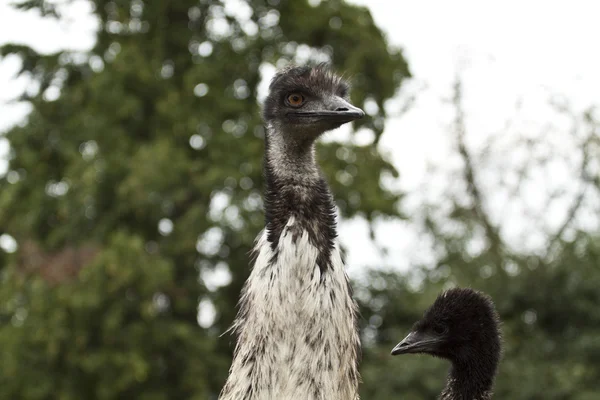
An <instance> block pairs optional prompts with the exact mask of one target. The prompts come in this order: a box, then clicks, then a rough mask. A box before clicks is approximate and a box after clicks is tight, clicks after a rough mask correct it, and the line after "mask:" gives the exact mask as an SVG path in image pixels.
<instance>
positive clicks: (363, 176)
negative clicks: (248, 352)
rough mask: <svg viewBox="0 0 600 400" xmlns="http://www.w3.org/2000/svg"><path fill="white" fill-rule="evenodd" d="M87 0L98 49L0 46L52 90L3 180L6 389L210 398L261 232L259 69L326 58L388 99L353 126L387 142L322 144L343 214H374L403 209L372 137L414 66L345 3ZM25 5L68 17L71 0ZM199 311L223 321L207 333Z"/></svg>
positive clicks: (364, 88) (32, 99)
mask: <svg viewBox="0 0 600 400" xmlns="http://www.w3.org/2000/svg"><path fill="white" fill-rule="evenodd" d="M91 5H92V7H93V13H94V15H95V17H96V18H97V21H98V24H99V25H98V27H99V28H98V33H97V41H96V44H95V46H94V47H93V49H91V50H90V51H89V52H86V53H75V52H69V51H62V52H60V53H57V54H38V53H37V52H36V51H34V50H33V49H31V48H28V47H25V46H21V45H17V44H12V45H7V46H4V47H3V48H2V49H1V50H0V54H1V55H2V56H7V55H10V54H16V55H18V56H20V57H21V59H22V71H21V72H22V73H23V74H27V75H29V76H30V77H31V78H32V79H33V80H34V81H35V82H36V83H37V84H38V85H39V86H38V89H37V90H29V91H28V92H27V93H26V94H24V95H23V100H24V101H28V102H29V103H31V105H32V112H31V113H30V115H29V116H28V118H27V121H26V122H25V123H24V124H23V125H22V126H19V127H15V128H13V129H11V130H10V131H9V132H7V133H6V137H7V138H8V140H9V141H10V146H11V153H10V162H9V171H8V173H7V174H6V175H5V176H3V177H1V178H0V234H5V235H10V236H11V237H14V238H15V239H16V241H17V244H18V246H19V247H18V251H17V252H16V253H14V254H11V255H7V254H4V253H0V261H2V262H6V264H4V265H2V267H1V275H0V276H1V280H0V320H1V321H2V324H1V325H0V348H2V352H0V364H1V365H2V368H0V398H2V399H16V398H19V399H52V398H60V399H65V400H66V399H78V400H79V399H125V398H128V399H129V398H136V399H140V400H152V399H157V400H158V399H206V398H214V397H215V396H216V394H217V393H218V391H219V390H220V388H221V385H222V383H223V381H224V379H225V376H226V373H227V369H228V366H229V360H230V352H231V350H232V349H231V343H230V338H229V337H224V338H219V337H218V335H219V334H220V333H222V332H223V331H224V330H225V329H226V328H227V327H228V326H229V324H230V323H231V321H232V319H233V316H234V313H235V303H236V301H237V298H238V294H239V291H240V288H241V285H242V283H243V281H244V280H245V279H246V277H247V274H248V271H249V268H248V261H249V260H248V255H247V254H248V251H249V250H250V248H251V246H252V243H253V240H254V238H255V236H256V235H257V234H258V232H259V230H260V229H261V228H262V225H263V218H262V213H261V208H262V207H261V187H262V183H261V161H262V149H263V145H262V140H261V139H262V136H263V130H262V127H261V121H260V119H259V105H258V103H257V101H256V99H257V95H258V92H257V87H258V84H259V82H260V81H261V71H263V70H264V68H265V67H266V66H267V67H268V66H269V65H276V66H280V65H283V64H284V63H286V62H289V61H293V60H297V61H311V62H314V61H331V62H332V63H333V65H334V66H335V67H336V68H339V69H340V70H343V71H346V72H347V73H348V76H350V77H351V79H352V82H353V85H354V89H353V91H352V100H353V102H354V103H355V104H357V105H359V106H361V105H364V104H365V103H366V102H370V103H374V104H376V105H377V106H378V107H370V109H377V110H376V111H374V112H373V113H372V114H371V116H370V118H367V119H365V120H363V121H361V122H360V123H358V124H356V128H364V129H368V130H371V131H372V132H373V133H374V137H375V140H374V141H373V144H372V145H368V146H364V147H358V146H355V145H352V144H348V143H344V144H340V143H327V144H323V145H322V146H321V147H320V149H319V152H320V155H321V158H322V160H323V164H324V169H325V171H326V173H327V175H328V176H329V177H330V181H331V184H332V186H333V191H334V193H335V194H336V197H337V199H338V201H339V206H340V210H341V212H342V214H343V215H344V216H347V217H349V216H353V215H357V214H360V215H363V216H365V217H367V218H368V219H369V220H371V219H372V218H374V217H375V216H377V215H389V216H398V212H397V202H398V200H399V199H400V197H399V194H398V193H393V192H390V191H387V190H385V189H382V188H381V186H380V180H381V178H382V176H384V175H393V176H396V175H397V172H396V171H395V169H394V168H393V167H392V166H391V165H390V164H389V163H388V162H387V161H386V160H385V159H384V158H383V157H382V156H381V155H380V154H379V153H378V151H377V149H376V146H375V145H376V142H377V139H378V137H379V135H380V134H381V132H382V130H383V121H384V118H385V111H384V102H385V101H386V99H388V98H390V97H391V96H392V95H394V94H395V93H396V91H397V89H398V87H399V86H400V84H401V82H402V80H403V79H404V78H406V77H408V76H409V71H408V67H407V64H406V62H405V60H404V59H403V57H402V54H401V53H400V51H398V50H395V49H391V48H390V47H389V46H388V44H387V43H386V41H385V38H384V36H383V34H382V32H381V31H380V30H379V29H378V28H377V27H376V26H375V25H374V23H373V20H372V18H371V15H370V14H369V12H368V11H367V10H366V9H364V8H361V7H356V6H351V5H348V4H345V3H344V2H342V1H338V0H332V1H327V2H310V4H309V2H307V1H300V0H294V1H291V0H287V1H286V0H268V1H267V0H248V1H242V0H229V1H224V2H221V1H212V0H200V1H198V0H179V1H166V0H156V1H152V2H150V1H142V0H114V1H106V0H94V1H92V2H91ZM18 7H19V8H21V9H23V10H30V9H33V10H36V11H38V12H40V13H41V14H42V15H45V16H47V17H48V18H61V10H62V7H69V2H67V3H66V4H63V5H57V3H54V2H48V1H44V0H36V1H24V2H21V3H19V4H18ZM215 276H220V277H222V278H223V277H224V279H221V280H220V281H217V280H216V279H214V277H215ZM211 277H212V278H211ZM229 277H230V279H228V278H229ZM229 280H230V282H229ZM199 302H201V304H202V305H203V310H204V311H205V312H207V310H208V311H210V310H211V307H212V308H214V310H215V316H214V319H211V318H208V320H206V321H201V322H202V324H201V325H202V326H199V325H198V323H197V322H196V320H197V314H198V312H197V306H198V304H199ZM209 316H210V315H209Z"/></svg>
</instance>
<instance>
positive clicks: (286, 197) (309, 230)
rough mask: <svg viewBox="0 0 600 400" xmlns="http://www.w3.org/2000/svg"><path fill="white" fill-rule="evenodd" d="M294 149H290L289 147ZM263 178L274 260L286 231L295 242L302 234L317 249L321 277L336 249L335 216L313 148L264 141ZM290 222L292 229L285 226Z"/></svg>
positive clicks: (266, 214)
mask: <svg viewBox="0 0 600 400" xmlns="http://www.w3.org/2000/svg"><path fill="white" fill-rule="evenodd" d="M290 146H293V147H294V148H293V149H290V148H289V147H290ZM265 147H266V148H265V159H264V178H265V184H266V191H265V219H266V221H265V222H266V228H267V232H268V234H267V240H268V241H269V243H270V245H271V248H272V249H273V252H274V254H275V257H277V254H278V246H279V239H280V238H281V235H282V233H284V230H286V232H287V233H290V234H291V235H292V240H293V241H294V242H296V241H297V240H298V239H299V238H300V237H301V236H302V234H303V233H304V232H306V234H308V239H309V242H310V243H311V244H312V245H313V246H315V247H316V248H317V250H318V251H319V256H318V258H317V265H318V266H319V269H320V270H321V276H323V273H324V272H326V271H327V270H328V269H329V268H330V267H331V257H330V256H331V252H332V250H333V248H334V246H335V243H334V241H335V238H336V236H337V230H336V212H335V203H334V201H333V196H332V195H331V192H330V190H329V186H328V185H327V182H326V181H325V178H324V177H323V176H322V174H321V171H320V169H319V167H318V165H317V163H316V161H315V157H314V144H313V143H312V142H307V143H295V144H286V143H282V142H281V141H278V140H277V139H276V138H269V133H267V135H266V138H265ZM290 218H293V219H294V224H293V225H292V226H286V225H287V224H288V221H289V220H290Z"/></svg>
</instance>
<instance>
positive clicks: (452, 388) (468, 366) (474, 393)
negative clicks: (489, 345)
mask: <svg viewBox="0 0 600 400" xmlns="http://www.w3.org/2000/svg"><path fill="white" fill-rule="evenodd" d="M495 375H496V365H495V363H490V362H483V361H481V360H468V361H465V360H463V361H454V362H453V363H452V368H451V369H450V373H449V375H448V381H447V383H446V387H445V388H444V390H443V391H442V395H441V396H440V399H441V400H490V399H491V398H492V388H493V385H494V377H495Z"/></svg>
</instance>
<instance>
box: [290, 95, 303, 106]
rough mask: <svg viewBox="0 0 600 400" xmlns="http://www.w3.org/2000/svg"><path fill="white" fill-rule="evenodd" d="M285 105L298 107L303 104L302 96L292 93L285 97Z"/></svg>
mask: <svg viewBox="0 0 600 400" xmlns="http://www.w3.org/2000/svg"><path fill="white" fill-rule="evenodd" d="M286 100H287V103H288V104H289V105H290V106H292V107H300V106H301V105H302V104H303V103H304V96H302V94H300V93H292V94H290V95H288V97H287V99H286Z"/></svg>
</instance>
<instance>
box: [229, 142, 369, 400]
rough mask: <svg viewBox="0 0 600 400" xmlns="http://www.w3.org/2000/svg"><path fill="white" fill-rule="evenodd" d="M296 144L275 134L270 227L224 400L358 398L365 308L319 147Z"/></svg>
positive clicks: (243, 304)
mask: <svg viewBox="0 0 600 400" xmlns="http://www.w3.org/2000/svg"><path fill="white" fill-rule="evenodd" d="M288 145H290V143H282V142H281V141H279V142H278V141H277V138H274V137H268V141H267V151H266V157H265V158H266V159H265V180H266V186H267V188H266V193H265V214H266V228H265V230H264V231H263V232H262V233H261V234H260V235H259V238H258V240H257V243H256V247H255V250H254V251H255V254H256V262H255V264H254V266H253V268H252V271H251V273H250V277H249V278H248V280H247V281H246V283H245V285H244V288H243V290H242V294H241V298H240V302H239V312H238V315H237V318H236V320H235V322H234V325H233V331H234V332H235V333H236V334H237V344H236V348H235V350H234V357H233V362H232V365H231V369H230V371H229V378H228V380H227V382H226V384H225V386H224V388H223V391H222V392H221V397H220V399H221V400H275V399H277V400H309V399H310V400H357V399H358V382H359V374H358V360H359V352H360V339H359V336H358V330H357V323H356V314H357V306H356V303H355V302H354V301H353V300H352V296H351V289H350V285H349V283H348V278H347V276H346V273H345V270H344V264H343V261H342V258H341V254H340V249H339V245H338V243H337V240H336V223H335V208H334V203H333V198H332V196H331V194H330V192H329V188H328V186H327V184H326V182H325V180H324V179H323V178H322V177H321V175H320V172H319V169H318V167H317V165H316V163H315V159H314V150H313V146H312V143H308V145H307V147H301V148H294V149H291V150H293V151H290V148H288V147H286V146H288ZM298 145H301V144H298ZM298 150H301V151H298Z"/></svg>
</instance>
